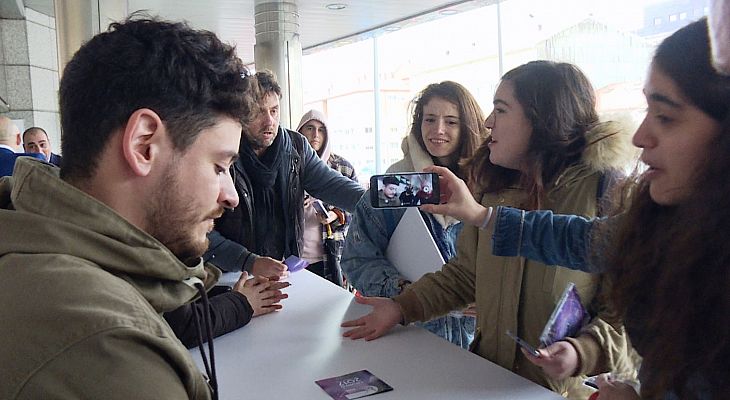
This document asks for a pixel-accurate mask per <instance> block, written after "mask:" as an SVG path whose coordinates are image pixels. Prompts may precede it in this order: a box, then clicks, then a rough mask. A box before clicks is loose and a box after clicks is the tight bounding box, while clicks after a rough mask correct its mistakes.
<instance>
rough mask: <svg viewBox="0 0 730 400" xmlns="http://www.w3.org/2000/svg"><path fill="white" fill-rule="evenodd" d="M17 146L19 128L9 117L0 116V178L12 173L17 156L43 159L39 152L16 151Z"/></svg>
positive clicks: (18, 144) (18, 143)
mask: <svg viewBox="0 0 730 400" xmlns="http://www.w3.org/2000/svg"><path fill="white" fill-rule="evenodd" d="M18 146H20V129H18V127H17V126H15V124H14V123H13V121H12V120H11V119H10V118H8V117H6V116H0V178H2V177H3V176H10V175H12V174H13V168H14V167H15V161H16V160H17V159H18V157H34V158H38V159H40V160H44V161H45V158H44V157H43V156H42V155H41V154H34V153H16V151H17V150H18Z"/></svg>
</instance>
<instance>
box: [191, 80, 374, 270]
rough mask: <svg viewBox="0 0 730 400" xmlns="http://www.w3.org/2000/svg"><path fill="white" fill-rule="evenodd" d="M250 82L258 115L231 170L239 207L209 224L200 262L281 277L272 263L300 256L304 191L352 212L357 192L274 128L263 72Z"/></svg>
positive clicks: (291, 135)
mask: <svg viewBox="0 0 730 400" xmlns="http://www.w3.org/2000/svg"><path fill="white" fill-rule="evenodd" d="M256 78H257V81H258V85H259V91H260V94H261V99H262V100H261V101H260V103H259V106H260V107H259V113H258V116H257V118H256V119H254V120H253V121H251V122H250V123H248V124H246V125H244V127H243V135H241V145H240V148H239V151H238V153H239V158H238V160H236V162H235V164H234V171H233V172H234V177H235V186H236V191H237V192H238V195H239V198H240V203H239V206H238V207H236V208H235V209H234V210H228V211H226V212H225V213H224V214H223V216H222V217H221V218H219V219H217V220H216V222H215V226H216V230H215V231H213V232H211V233H210V234H209V236H208V237H209V239H210V247H209V248H208V252H207V253H206V255H205V257H204V258H205V259H207V260H208V261H210V262H211V263H213V264H214V265H216V266H218V267H219V268H221V269H222V270H224V271H241V270H244V271H249V272H252V273H253V274H254V275H262V276H281V275H284V274H285V273H286V272H285V271H286V266H285V265H284V264H283V263H282V262H281V261H280V260H282V259H283V258H284V257H288V256H290V255H296V256H299V254H300V251H301V243H302V232H303V226H304V217H303V208H304V192H305V191H306V192H307V193H309V194H310V195H312V196H314V197H316V198H318V199H321V200H322V201H324V202H326V203H328V204H332V205H334V206H336V207H339V208H341V209H344V210H347V211H352V210H354V208H355V204H357V201H358V200H359V199H360V197H361V196H362V194H363V192H364V190H363V189H362V187H360V185H358V184H357V183H355V182H353V181H351V180H350V179H348V178H346V177H344V176H342V175H341V174H340V173H338V172H336V171H334V170H332V169H331V168H329V167H328V166H327V164H325V163H324V162H323V161H322V160H321V159H320V158H319V157H318V156H317V154H316V153H315V152H314V150H313V149H312V147H311V146H310V145H309V143H308V142H307V140H306V138H305V137H304V136H302V135H301V134H300V133H298V132H294V131H291V130H288V129H284V128H282V127H281V126H280V125H279V99H280V98H281V88H280V87H279V84H278V83H277V82H276V78H275V77H274V75H273V74H272V73H271V72H268V71H260V72H257V73H256Z"/></svg>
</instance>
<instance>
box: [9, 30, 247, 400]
mask: <svg viewBox="0 0 730 400" xmlns="http://www.w3.org/2000/svg"><path fill="white" fill-rule="evenodd" d="M180 49H185V51H181V50H180ZM250 89H251V88H250V78H249V77H247V72H246V70H245V68H244V67H243V65H242V63H241V61H240V60H239V59H238V58H237V57H236V55H235V49H234V48H233V47H231V46H228V45H225V44H223V43H221V42H220V41H219V40H218V38H217V37H216V36H215V35H214V34H212V33H210V32H205V31H194V30H192V29H190V28H189V27H188V26H187V25H185V24H182V23H168V22H162V21H158V20H150V19H132V20H128V21H125V22H122V23H114V24H112V25H111V26H110V29H109V30H108V31H107V32H104V33H101V34H99V35H97V36H95V37H94V38H92V39H91V40H90V41H88V42H87V43H86V44H84V45H83V46H82V47H81V49H79V51H78V52H77V53H76V55H74V57H73V59H72V60H71V61H70V62H69V63H68V64H67V66H66V68H65V71H64V74H63V79H62V80H61V83H60V92H59V96H60V113H61V121H62V128H63V136H62V144H63V146H62V147H63V154H64V161H63V165H62V167H61V169H60V176H59V172H58V171H59V170H58V169H56V168H54V167H52V166H50V165H48V164H46V163H42V162H40V161H36V160H32V159H25V158H24V159H21V160H19V161H18V162H17V164H16V167H15V171H14V173H13V175H12V178H2V179H0V226H2V230H1V231H0V232H1V234H0V236H2V238H1V240H0V304H3V307H2V308H1V309H0V321H3V322H2V323H1V324H0V341H1V342H2V344H3V345H2V346H0V398H3V399H8V398H13V399H26V398H50V397H53V398H104V399H141V398H148V399H183V398H185V399H210V398H216V397H217V383H216V377H215V373H214V372H215V369H214V366H213V368H212V369H211V370H210V371H208V377H209V378H210V379H209V381H208V382H206V379H205V377H204V375H203V374H202V373H201V372H200V371H199V370H198V368H197V367H196V365H195V363H194V362H193V360H192V358H191V357H190V354H189V353H188V351H187V350H186V349H185V347H183V346H182V344H181V343H180V341H179V340H178V339H177V338H176V337H175V335H174V333H173V332H172V330H171V329H170V327H169V326H168V325H167V324H166V323H165V321H164V320H163V319H162V317H161V316H160V314H161V313H163V312H166V311H170V310H173V309H175V308H178V307H180V306H181V305H183V304H185V303H187V302H189V301H191V300H193V299H194V298H196V297H198V296H202V298H203V299H204V300H205V299H206V297H205V289H206V288H208V287H210V286H211V285H212V284H213V282H214V281H215V280H216V278H217V277H218V276H219V274H220V271H218V270H217V269H215V268H212V267H206V266H204V265H203V262H202V260H201V258H200V256H201V255H202V254H203V252H204V251H205V249H206V248H207V247H208V241H207V238H206V235H207V233H208V232H210V231H211V230H212V229H213V221H214V219H216V218H217V217H219V216H220V215H221V214H222V213H223V210H224V209H225V208H233V207H235V206H236V205H237V204H238V196H237V194H236V191H235V189H234V187H233V182H232V180H231V177H230V175H229V173H228V171H229V167H230V165H231V164H232V163H233V161H234V160H235V158H236V157H237V150H238V144H239V140H240V131H241V126H242V122H243V121H245V120H246V118H247V117H248V114H249V110H250V109H251V103H252V102H253V101H254V100H253V98H252V97H251V92H250ZM254 89H255V88H254ZM192 182H194V184H191V183H192ZM208 316H209V315H208ZM200 325H201V330H204V331H205V330H206V328H207V327H209V325H210V321H209V318H206V319H205V321H201V322H200ZM210 350H211V353H212V347H211V348H210ZM212 358H213V357H212V354H211V359H212ZM211 372H212V373H211Z"/></svg>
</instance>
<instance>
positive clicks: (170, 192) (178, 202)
mask: <svg viewBox="0 0 730 400" xmlns="http://www.w3.org/2000/svg"><path fill="white" fill-rule="evenodd" d="M172 164H173V163H171V165H169V166H168V167H167V170H166V171H165V173H164V176H163V179H162V184H161V185H160V186H158V188H157V189H156V190H155V192H154V193H153V194H152V204H150V206H149V207H147V211H146V219H145V220H146V222H147V233H149V234H150V235H151V236H152V237H154V238H155V239H157V240H158V241H159V242H160V243H162V244H163V245H165V247H167V248H168V249H169V250H170V251H171V252H172V253H173V254H174V255H175V256H176V257H177V258H178V259H180V261H182V262H183V263H186V264H189V263H191V262H194V261H195V260H196V259H197V258H200V257H201V256H202V255H203V253H205V251H206V250H207V249H208V243H209V242H208V238H207V237H205V238H204V239H203V240H199V239H198V238H197V237H195V232H194V229H193V228H195V227H196V226H197V225H199V224H200V223H202V222H203V221H204V220H205V219H206V218H212V217H213V216H220V215H221V214H222V213H223V209H222V208H219V209H218V210H215V211H213V212H210V213H206V214H201V213H200V210H199V207H196V201H195V199H193V197H192V196H189V195H187V194H185V192H184V189H183V186H182V184H181V183H180V180H179V179H178V176H177V175H176V174H175V173H174V170H175V167H173V165H172ZM190 184H193V185H194V184H195V183H194V182H191V183H190Z"/></svg>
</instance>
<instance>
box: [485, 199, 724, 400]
mask: <svg viewBox="0 0 730 400" xmlns="http://www.w3.org/2000/svg"><path fill="white" fill-rule="evenodd" d="M620 219H621V217H620V216H618V217H609V218H594V219H586V218H584V217H580V216H577V215H560V214H553V213H552V212H551V211H547V210H539V211H523V210H519V209H516V208H511V207H498V208H497V210H496V216H495V221H494V235H493V236H492V254H494V255H495V256H507V257H515V256H521V257H525V258H528V259H530V260H533V261H539V262H542V263H545V264H557V265H561V266H563V267H566V268H570V269H575V270H579V271H584V272H604V271H605V270H606V268H608V266H607V265H606V264H605V263H602V262H601V258H602V256H603V255H604V254H603V253H604V251H603V249H602V248H601V247H602V246H604V245H605V243H608V241H609V240H611V238H610V232H614V231H615V229H614V227H615V225H616V224H618V223H619V221H620ZM596 229H600V230H601V235H602V236H603V235H607V236H609V237H600V238H598V237H594V235H593V234H592V233H593V232H595V230H596ZM596 246H597V247H596ZM629 311H630V312H629V313H627V315H626V318H625V319H626V320H625V326H626V330H627V332H628V334H629V338H630V339H631V341H632V342H633V344H634V346H635V348H636V350H637V352H638V353H639V354H641V348H642V342H643V339H646V340H651V337H650V336H651V335H650V333H649V332H645V330H644V329H643V328H642V320H643V318H641V317H639V315H642V311H641V310H637V309H634V310H629ZM647 334H649V337H647ZM648 374H649V373H648V371H646V370H643V369H642V370H640V372H639V380H642V379H644V378H646V377H647V375H648ZM710 380H711V379H707V378H706V376H705V375H703V374H702V373H701V372H697V373H696V374H695V375H693V376H691V377H690V379H689V381H688V383H687V387H688V388H689V389H690V391H692V392H693V393H694V394H695V396H696V397H695V398H697V399H700V400H711V399H712V394H711V387H712V384H711V382H710ZM663 399H665V400H679V397H678V396H677V394H676V393H674V392H668V393H666V394H665V395H664V396H663Z"/></svg>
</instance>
